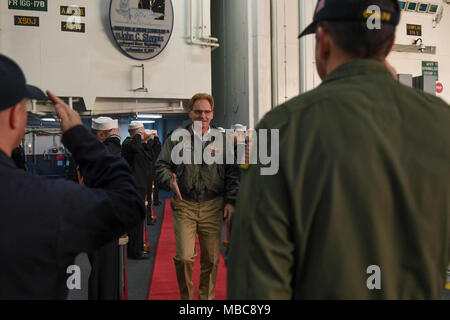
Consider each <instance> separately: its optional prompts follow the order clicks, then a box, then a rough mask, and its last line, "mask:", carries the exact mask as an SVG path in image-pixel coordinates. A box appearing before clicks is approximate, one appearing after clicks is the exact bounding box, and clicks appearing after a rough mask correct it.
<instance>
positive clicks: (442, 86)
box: [436, 82, 444, 93]
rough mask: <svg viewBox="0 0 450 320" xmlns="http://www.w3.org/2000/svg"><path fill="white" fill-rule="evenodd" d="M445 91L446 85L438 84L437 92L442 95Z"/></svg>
mask: <svg viewBox="0 0 450 320" xmlns="http://www.w3.org/2000/svg"><path fill="white" fill-rule="evenodd" d="M442 91H444V85H443V84H442V83H441V82H438V83H436V92H437V93H442Z"/></svg>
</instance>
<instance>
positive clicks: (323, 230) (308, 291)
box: [228, 60, 450, 299]
mask: <svg viewBox="0 0 450 320" xmlns="http://www.w3.org/2000/svg"><path fill="white" fill-rule="evenodd" d="M261 128H264V129H279V130H280V168H279V171H278V174H276V175H272V176H262V175H260V165H251V166H250V168H249V170H248V171H246V172H243V173H242V181H241V185H240V192H239V196H238V200H237V205H236V211H235V212H234V214H233V218H232V224H233V229H232V233H231V241H230V251H229V258H228V298H230V299H440V298H441V297H442V296H443V293H444V286H445V283H446V274H447V268H448V265H449V262H450V107H449V106H448V105H447V104H446V103H445V102H443V101H442V100H441V99H439V98H437V97H434V96H432V95H429V94H426V93H424V92H422V91H419V90H416V89H412V88H409V87H406V86H404V85H402V84H400V83H399V82H398V81H396V80H395V79H394V78H393V77H392V76H391V75H390V74H389V73H388V71H387V70H386V69H385V67H384V65H383V64H381V63H380V62H377V61H374V60H359V61H354V62H350V63H347V64H344V65H342V66H340V67H338V68H337V69H336V70H334V71H333V72H332V73H331V74H330V75H329V76H328V77H327V78H326V79H325V81H324V82H323V83H322V84H321V85H320V86H319V87H318V88H316V89H314V90H312V91H310V92H308V93H305V94H302V95H300V96H298V97H296V98H294V99H292V100H290V101H288V102H287V103H285V104H283V105H282V106H280V107H277V108H276V109H275V110H273V111H272V112H270V113H269V114H268V115H266V116H265V117H264V118H263V120H262V121H261V122H260V124H259V125H258V129H261ZM256 199H257V200H256Z"/></svg>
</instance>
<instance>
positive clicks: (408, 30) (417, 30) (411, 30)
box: [406, 24, 422, 37]
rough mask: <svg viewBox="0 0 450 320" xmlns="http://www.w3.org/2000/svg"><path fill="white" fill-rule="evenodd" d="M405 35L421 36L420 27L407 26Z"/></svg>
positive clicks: (414, 25)
mask: <svg viewBox="0 0 450 320" xmlns="http://www.w3.org/2000/svg"><path fill="white" fill-rule="evenodd" d="M406 34H407V35H408V36H418V37H420V36H422V26H421V25H418V24H407V25H406Z"/></svg>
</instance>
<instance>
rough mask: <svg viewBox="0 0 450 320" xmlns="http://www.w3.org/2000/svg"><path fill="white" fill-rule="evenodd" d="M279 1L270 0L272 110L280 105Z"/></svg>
mask: <svg viewBox="0 0 450 320" xmlns="http://www.w3.org/2000/svg"><path fill="white" fill-rule="evenodd" d="M277 21H278V16H277V0H270V29H271V33H272V34H271V60H272V62H271V65H272V109H273V108H275V107H276V106H277V105H278V30H277Z"/></svg>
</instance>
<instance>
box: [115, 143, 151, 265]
mask: <svg viewBox="0 0 450 320" xmlns="http://www.w3.org/2000/svg"><path fill="white" fill-rule="evenodd" d="M122 155H123V157H124V158H125V159H126V160H127V161H128V164H129V165H130V167H131V170H132V171H133V174H134V178H135V179H136V187H137V190H138V193H139V195H140V197H141V202H142V203H144V202H145V196H146V195H147V194H148V192H149V184H150V183H149V182H151V172H152V155H151V151H150V150H149V148H148V145H147V144H145V143H142V139H141V135H139V134H137V135H135V136H134V137H128V138H126V139H125V141H124V142H123V144H122ZM143 230H144V219H142V221H141V223H140V224H139V225H138V226H136V228H134V229H133V230H131V232H130V234H129V239H130V241H129V243H128V248H129V250H128V253H129V256H130V258H139V257H141V255H142V252H143V250H144V247H143V244H144V243H143V239H144V235H143Z"/></svg>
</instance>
